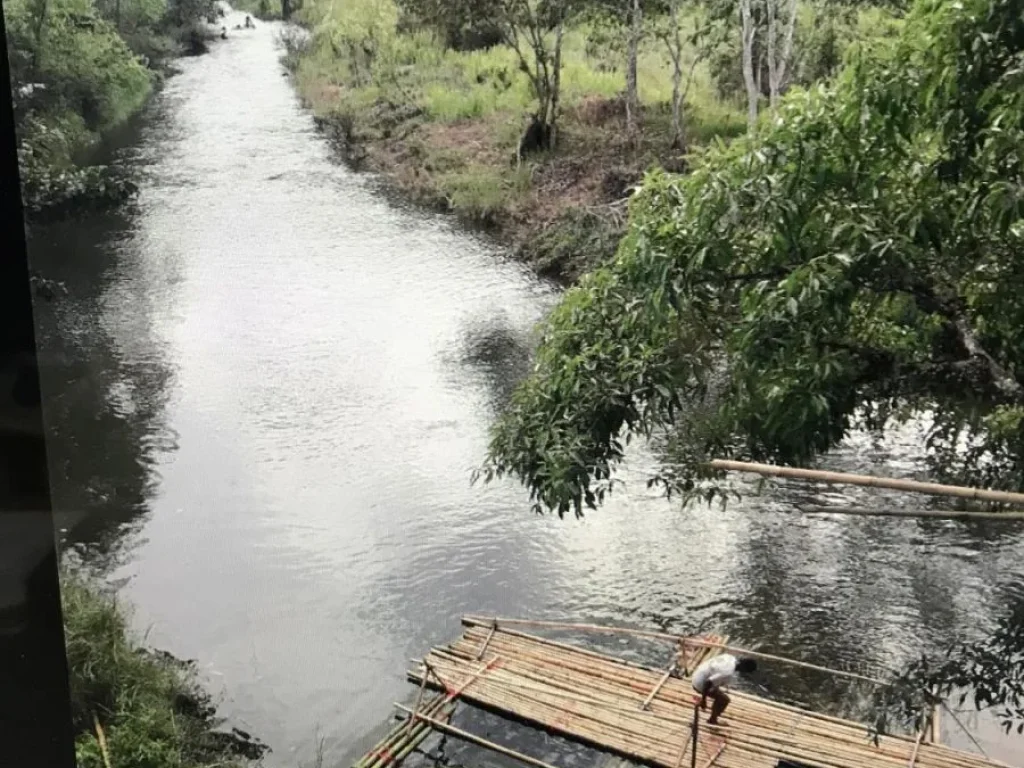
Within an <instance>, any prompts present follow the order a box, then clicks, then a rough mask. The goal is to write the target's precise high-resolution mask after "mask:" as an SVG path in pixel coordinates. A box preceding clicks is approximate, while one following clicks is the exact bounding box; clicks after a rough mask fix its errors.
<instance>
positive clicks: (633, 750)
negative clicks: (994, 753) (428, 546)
mask: <svg viewBox="0 0 1024 768" xmlns="http://www.w3.org/2000/svg"><path fill="white" fill-rule="evenodd" d="M490 629H491V626H490V624H489V623H484V624H481V625H479V626H474V625H473V624H472V622H469V623H468V627H467V629H466V631H465V633H464V635H463V636H462V637H460V638H459V639H458V640H456V641H455V642H453V643H452V644H450V645H449V646H446V647H444V648H437V649H434V650H433V651H431V652H430V654H428V663H429V664H430V665H431V666H432V667H433V668H434V670H435V675H436V677H437V678H439V679H441V680H442V683H441V684H442V685H444V686H445V687H448V685H449V683H444V682H443V681H444V680H454V679H459V678H464V677H465V676H466V675H467V674H468V673H472V672H473V671H474V670H475V668H476V666H477V664H476V661H475V658H474V657H475V655H476V653H477V652H478V650H479V648H480V647H481V642H483V641H484V640H485V639H486V637H487V636H488V635H490V637H491V640H490V644H489V646H488V647H489V649H490V650H491V651H492V652H493V653H494V654H496V655H497V656H500V657H501V659H502V663H501V664H500V666H495V667H494V668H492V669H491V670H490V671H489V672H488V673H487V674H481V675H480V676H479V677H478V678H477V679H476V681H475V682H474V683H473V685H472V688H471V690H468V691H466V693H465V694H464V695H463V697H462V698H463V699H464V700H466V701H468V702H470V703H473V704H477V705H480V706H483V707H486V708H488V709H491V710H493V711H495V712H498V713H500V714H504V715H506V716H509V715H511V716H513V717H515V718H518V719H520V720H523V721H525V722H528V723H533V724H536V725H538V726H540V727H543V728H547V729H549V730H552V731H556V732H559V733H562V734H564V735H566V736H569V737H570V738H573V739H576V740H578V741H581V742H584V743H589V744H592V745H594V746H596V747H598V748H601V749H605V750H608V751H612V752H615V753H617V754H620V755H623V756H624V757H627V758H629V759H633V760H639V761H642V762H645V763H648V764H651V765H654V766H660V767H663V768H676V766H677V765H678V763H679V761H680V759H685V755H686V753H687V752H688V749H687V748H688V747H689V746H690V745H689V742H690V740H691V737H692V729H691V727H689V725H690V724H689V722H688V721H687V717H688V716H689V714H690V712H691V711H692V710H693V700H694V691H693V689H692V686H691V684H690V681H689V680H687V679H677V678H672V677H669V678H668V679H667V680H666V681H665V683H664V684H663V686H662V688H661V690H660V691H659V693H658V695H657V696H656V697H655V698H653V699H652V700H651V702H650V706H649V709H648V710H641V709H638V708H637V703H638V702H639V701H641V700H642V699H643V697H645V696H646V695H649V693H650V691H651V689H652V686H654V685H655V684H656V683H657V682H658V681H659V680H660V679H661V678H662V677H663V676H664V670H657V669H650V668H646V667H643V666H642V665H638V664H624V663H622V661H621V660H618V659H614V658H612V657H609V656H603V655H601V654H597V653H593V652H588V651H584V650H582V649H578V648H575V647H572V646H568V645H563V644H554V643H553V642H552V641H548V640H546V639H544V638H537V637H533V636H530V635H526V634H524V633H521V632H515V631H512V630H508V629H504V628H502V627H500V626H499V628H498V630H497V631H495V632H494V633H493V634H491V633H490ZM425 675H426V672H425V670H423V671H420V672H410V679H412V680H414V681H417V682H419V681H421V679H422V677H423V676H425ZM697 715H698V718H700V716H701V714H700V712H699V711H698V712H697ZM698 721H699V720H698ZM722 725H723V726H724V731H723V730H722V729H721V728H711V729H710V731H708V732H709V733H711V734H715V733H723V732H724V733H728V734H729V741H728V749H725V750H724V751H720V752H719V753H717V754H712V750H713V749H714V748H715V747H719V746H720V742H718V741H717V740H708V739H703V738H701V739H699V741H698V750H699V754H698V755H697V759H698V763H697V764H698V765H701V766H706V765H712V764H713V765H715V767H716V768H765V766H768V765H774V764H775V763H776V762H777V761H778V759H779V758H789V759H792V760H797V761H800V762H805V763H808V764H810V765H829V766H830V767H832V768H907V764H908V760H909V759H910V758H911V757H912V756H913V757H914V759H915V760H916V763H915V768H991V767H992V766H995V765H997V763H995V762H992V761H989V760H985V759H982V758H980V757H978V756H975V755H972V754H969V753H964V752H960V751H957V750H952V749H949V748H947V747H943V746H941V745H937V744H927V745H926V744H922V743H921V741H923V739H922V740H921V741H917V742H915V741H914V740H913V739H911V738H908V737H885V738H883V739H881V740H880V745H879V746H878V747H877V748H876V747H875V746H874V745H873V744H871V743H870V742H868V740H867V739H866V729H865V726H863V725H860V724H857V723H852V722H849V721H845V720H841V719H839V718H833V717H829V716H825V715H822V714H819V713H815V712H807V711H804V710H800V709H798V708H795V707H791V706H788V705H782V704H777V703H774V702H769V701H766V700H764V699H760V698H758V697H755V696H750V695H747V694H741V693H739V692H736V693H734V694H732V703H731V705H730V707H729V709H728V710H727V711H726V713H725V715H724V716H723V718H722ZM702 730H703V729H702ZM681 731H682V733H681ZM705 741H707V742H708V743H706V744H705V743H703V742H705ZM915 748H916V750H917V754H916V755H914V750H915ZM691 762H692V761H691Z"/></svg>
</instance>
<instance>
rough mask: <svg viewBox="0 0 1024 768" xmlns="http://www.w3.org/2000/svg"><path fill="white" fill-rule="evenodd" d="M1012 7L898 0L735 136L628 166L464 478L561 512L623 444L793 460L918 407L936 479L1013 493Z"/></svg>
mask: <svg viewBox="0 0 1024 768" xmlns="http://www.w3.org/2000/svg"><path fill="white" fill-rule="evenodd" d="M1022 147H1024V3H1022V2H1021V0H958V2H948V1H947V0H918V1H917V2H916V3H915V4H914V6H913V7H912V9H911V10H910V12H909V13H908V15H907V17H906V19H905V21H904V23H903V24H902V26H901V29H900V32H899V34H898V35H897V36H895V37H892V38H885V39H878V40H873V41H869V42H867V43H863V44H860V45H858V46H855V47H854V48H853V49H852V50H851V51H850V52H849V53H848V56H847V60H846V62H845V65H844V67H843V69H842V70H841V72H840V73H839V75H838V76H837V77H836V78H835V80H834V81H833V82H831V83H829V84H825V85H819V86H816V87H813V88H811V89H809V90H799V89H796V90H793V91H791V92H790V93H788V94H787V96H786V97H785V98H784V99H783V101H782V103H781V104H780V106H779V108H778V110H777V111H776V112H775V113H773V114H771V115H770V116H764V118H763V119H762V120H761V122H760V123H759V125H758V127H757V128H756V130H754V131H752V132H751V133H750V134H749V135H748V136H746V137H743V138H741V139H738V140H736V141H735V142H734V143H732V144H731V145H728V146H726V145H723V144H719V145H717V146H715V147H713V148H711V149H710V150H707V151H706V152H704V153H703V154H702V155H700V156H699V157H696V158H694V160H693V163H692V168H693V170H692V172H691V173H690V174H689V175H687V176H674V175H669V174H666V173H664V172H658V171H655V172H652V173H651V174H649V175H648V177H647V178H646V180H645V183H644V184H643V187H642V189H641V190H640V192H639V193H638V194H637V195H636V197H635V198H634V200H633V202H632V205H631V223H630V227H629V231H628V234H627V236H626V237H625V238H624V240H623V242H622V244H621V246H620V248H619V252H618V254H617V256H616V258H615V259H614V261H613V262H612V263H611V264H609V265H608V266H606V267H604V268H602V269H599V270H597V271H596V272H594V273H592V274H590V275H589V276H587V277H586V278H585V279H584V280H583V281H581V283H580V284H579V285H578V286H577V287H576V288H574V289H573V290H571V291H569V292H568V293H567V294H566V295H565V297H564V298H563V300H562V301H561V303H560V305H559V306H558V307H557V308H556V310H555V311H554V312H553V313H552V315H551V317H550V318H549V320H548V322H547V325H546V328H545V329H544V336H543V340H542V344H541V346H540V349H539V352H538V356H537V361H536V365H535V368H534V371H533V373H532V375H531V376H529V377H528V379H527V380H526V381H525V382H523V383H522V384H521V386H520V387H519V388H518V390H517V391H516V392H515V394H514V396H513V398H512V401H511V403H510V406H509V408H508V409H507V412H506V413H505V414H504V416H503V418H502V419H501V420H500V421H499V422H498V424H497V425H496V426H495V429H494V432H493V434H492V439H491V444H490V450H489V454H488V457H487V461H486V463H485V465H484V467H483V468H482V473H483V475H484V476H485V477H486V478H487V479H491V478H493V477H496V476H503V475H512V476H515V477H517V478H519V479H520V480H522V481H523V482H524V483H525V484H526V485H527V486H528V487H529V489H530V491H531V495H532V498H533V499H534V501H535V503H536V508H537V509H538V510H543V509H551V510H555V511H557V512H558V513H559V514H560V515H562V514H564V513H566V512H567V511H569V510H572V511H574V512H575V513H576V514H577V515H579V514H582V512H583V509H584V508H585V507H594V506H596V505H597V504H598V503H600V501H601V500H602V498H603V497H604V495H605V494H606V493H607V491H608V490H609V488H610V486H611V483H612V482H613V474H614V471H615V467H616V465H617V464H618V463H619V462H620V461H621V460H622V459H623V456H624V450H625V444H626V443H628V441H629V438H630V436H632V435H643V436H651V435H664V436H667V437H668V438H669V439H670V440H671V441H672V442H673V444H674V445H675V446H676V448H677V449H678V450H677V454H678V455H677V456H676V459H677V460H676V461H673V462H672V463H671V464H666V466H665V469H664V471H663V472H662V473H661V474H659V475H658V476H656V477H653V478H651V482H652V483H660V484H664V486H665V487H666V489H667V490H668V491H669V492H670V493H671V492H675V491H682V492H686V493H692V492H695V491H697V490H703V491H704V492H705V493H706V494H707V495H708V496H709V497H710V496H713V495H714V493H715V490H716V489H715V488H714V486H713V485H712V486H711V487H710V490H709V488H708V486H707V485H706V484H705V485H703V487H702V481H705V483H706V481H708V480H709V479H710V478H712V473H711V472H710V471H709V470H708V469H707V468H706V467H705V466H704V462H705V461H706V460H707V459H708V458H711V457H721V458H729V457H733V458H749V459H753V460H770V461H776V462H780V463H787V464H791V463H792V464H800V463H806V462H809V461H811V460H813V459H814V458H815V457H816V456H818V455H820V454H822V453H823V452H825V451H827V450H829V449H830V448H831V447H833V446H835V445H836V444H837V443H838V442H840V441H841V440H842V439H843V438H844V436H846V435H847V434H848V432H849V431H850V430H851V429H853V428H854V427H856V426H858V425H863V426H867V427H868V428H872V429H881V428H883V427H884V426H885V425H887V424H891V423H892V422H893V420H897V421H899V420H906V419H909V418H911V417H914V416H922V415H924V416H927V417H928V418H929V419H930V424H931V426H930V427H929V429H928V435H927V440H926V441H925V443H924V444H923V445H922V452H923V453H925V454H926V455H927V457H928V458H929V459H930V461H931V464H932V466H933V468H934V470H935V472H936V473H937V474H938V475H939V476H941V477H943V478H945V479H958V480H961V481H964V482H972V483H977V484H982V485H986V486H990V487H1001V488H1013V489H1020V488H1022V487H1024V384H1022V381H1024V259H1021V258H1020V254H1021V253H1022V245H1024V175H1022V154H1021V153H1022Z"/></svg>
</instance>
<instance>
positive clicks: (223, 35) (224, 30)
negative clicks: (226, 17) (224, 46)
mask: <svg viewBox="0 0 1024 768" xmlns="http://www.w3.org/2000/svg"><path fill="white" fill-rule="evenodd" d="M220 39H221V40H227V39H228V28H227V27H221V28H220Z"/></svg>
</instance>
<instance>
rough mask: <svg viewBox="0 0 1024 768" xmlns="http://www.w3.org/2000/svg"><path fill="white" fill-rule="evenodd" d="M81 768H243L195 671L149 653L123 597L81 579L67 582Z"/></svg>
mask: <svg viewBox="0 0 1024 768" xmlns="http://www.w3.org/2000/svg"><path fill="white" fill-rule="evenodd" d="M61 596H62V603H63V609H64V624H65V637H66V643H67V654H68V665H69V669H70V684H71V706H72V718H73V725H74V729H75V733H76V740H75V748H76V749H75V751H76V754H77V758H78V766H79V768H104V765H105V758H104V755H103V753H102V749H101V747H100V740H99V736H98V733H97V728H96V722H97V721H98V722H99V723H100V729H102V731H103V734H104V737H105V741H106V747H107V751H108V757H109V759H110V764H111V765H113V766H131V767H132V768H213V766H217V767H218V768H240V767H241V765H242V763H241V762H240V761H238V760H236V759H235V758H234V757H233V755H232V754H231V753H232V750H231V749H230V746H229V745H228V744H227V742H226V741H225V740H224V738H223V737H219V736H217V735H216V734H215V733H214V732H213V729H214V728H215V727H216V726H217V725H218V724H219V723H218V721H217V720H216V719H215V717H214V707H213V706H212V704H211V702H210V698H209V696H208V695H207V694H205V693H204V692H203V690H202V689H201V688H200V686H199V684H198V682H197V680H196V677H195V673H194V671H193V670H192V668H191V667H190V666H189V665H188V664H185V663H182V662H179V661H177V660H175V659H173V658H171V657H169V656H166V655H163V654H159V653H154V652H150V651H147V650H145V649H144V648H143V647H142V646H141V644H140V643H139V641H138V639H137V638H136V637H135V636H134V635H133V634H132V632H131V630H130V628H129V622H128V615H127V614H126V612H125V611H124V609H123V608H122V607H121V606H120V605H119V604H118V603H117V601H116V600H115V598H114V597H113V596H112V595H111V594H109V593H106V592H105V591H103V589H102V588H101V587H99V586H97V585H95V584H92V583H90V582H88V581H87V580H86V579H85V578H84V577H82V576H79V575H76V574H75V573H70V572H68V573H64V574H63V575H62V579H61Z"/></svg>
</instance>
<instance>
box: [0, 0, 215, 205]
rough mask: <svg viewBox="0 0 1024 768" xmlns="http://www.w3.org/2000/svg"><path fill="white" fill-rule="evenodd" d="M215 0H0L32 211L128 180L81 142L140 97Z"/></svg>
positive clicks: (92, 197)
mask: <svg viewBox="0 0 1024 768" xmlns="http://www.w3.org/2000/svg"><path fill="white" fill-rule="evenodd" d="M212 13H213V3H212V0H11V1H10V2H6V3H4V17H5V23H6V28H7V45H8V51H9V59H10V66H11V80H12V86H13V87H12V90H13V93H14V107H15V119H16V121H17V122H16V128H17V133H18V139H19V159H20V167H21V173H22V186H23V195H24V199H25V203H26V207H27V208H28V210H29V212H30V213H32V212H39V211H41V210H43V209H53V208H66V207H68V206H70V205H73V204H76V203H78V202H81V201H84V200H88V201H90V202H104V201H109V200H118V199H121V198H123V197H124V196H125V195H127V194H130V193H131V192H132V190H133V187H132V185H131V184H129V183H128V182H127V181H125V180H123V179H120V178H118V176H117V175H116V174H115V173H114V172H112V171H111V170H110V169H108V168H102V167H85V168H83V167H80V166H79V164H78V162H77V161H78V160H79V155H80V153H81V151H82V150H83V149H84V148H86V147H88V146H89V145H90V144H91V143H92V142H94V141H95V139H96V138H97V137H98V136H99V135H100V134H102V133H103V132H104V131H106V130H108V129H110V128H111V127H112V126H114V125H116V124H118V123H120V122H121V121H123V120H124V119H125V118H126V117H128V116H129V115H130V114H132V113H133V112H134V111H136V110H137V109H138V108H139V106H140V105H141V104H142V102H143V101H144V100H145V98H146V97H147V95H148V94H149V92H150V90H151V89H152V87H153V85H154V83H155V82H156V81H157V79H158V78H159V73H160V68H161V65H162V63H163V62H165V61H166V59H167V58H168V57H169V56H171V55H174V54H176V53H177V52H178V51H179V47H180V45H179V44H180V43H181V42H182V41H185V40H189V39H191V38H192V37H193V36H196V35H198V34H199V32H198V25H199V23H200V21H201V20H202V19H203V18H205V17H206V16H209V15H212Z"/></svg>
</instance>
